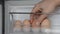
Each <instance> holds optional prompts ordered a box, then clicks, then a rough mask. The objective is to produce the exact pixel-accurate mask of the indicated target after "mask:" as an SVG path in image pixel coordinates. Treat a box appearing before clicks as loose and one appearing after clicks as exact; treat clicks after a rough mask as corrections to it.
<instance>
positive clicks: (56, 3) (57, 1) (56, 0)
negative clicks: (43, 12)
mask: <svg viewBox="0 0 60 34" xmlns="http://www.w3.org/2000/svg"><path fill="white" fill-rule="evenodd" d="M43 1H47V2H53V3H55V5H60V0H43Z"/></svg>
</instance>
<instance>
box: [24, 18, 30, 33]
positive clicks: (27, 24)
mask: <svg viewBox="0 0 60 34" xmlns="http://www.w3.org/2000/svg"><path fill="white" fill-rule="evenodd" d="M23 25H24V26H23V31H24V32H30V21H29V20H27V19H26V20H24V21H23Z"/></svg>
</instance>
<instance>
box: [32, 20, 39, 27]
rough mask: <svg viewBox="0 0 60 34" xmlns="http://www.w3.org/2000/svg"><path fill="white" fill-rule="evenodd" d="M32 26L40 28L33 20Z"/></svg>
mask: <svg viewBox="0 0 60 34" xmlns="http://www.w3.org/2000/svg"><path fill="white" fill-rule="evenodd" d="M32 28H40V23H38V22H36V21H34V22H33V23H32Z"/></svg>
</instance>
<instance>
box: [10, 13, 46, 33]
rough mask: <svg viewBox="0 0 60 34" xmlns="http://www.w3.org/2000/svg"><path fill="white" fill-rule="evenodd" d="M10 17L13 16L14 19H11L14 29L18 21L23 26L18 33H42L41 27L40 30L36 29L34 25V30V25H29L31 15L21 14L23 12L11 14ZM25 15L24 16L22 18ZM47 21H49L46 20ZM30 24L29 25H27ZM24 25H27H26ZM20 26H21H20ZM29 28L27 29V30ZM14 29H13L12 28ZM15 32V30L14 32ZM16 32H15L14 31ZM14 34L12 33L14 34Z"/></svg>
mask: <svg viewBox="0 0 60 34" xmlns="http://www.w3.org/2000/svg"><path fill="white" fill-rule="evenodd" d="M10 15H11V18H12V19H10V20H11V21H13V22H12V26H13V27H14V24H15V22H16V21H20V22H21V23H20V25H21V26H22V28H21V31H18V33H20V32H27V33H28V32H29V33H30V32H31V33H34V32H36V33H37V32H38V33H40V32H41V28H40V27H39V28H35V27H34V25H33V28H32V24H29V22H30V21H29V19H30V15H31V13H24V14H23V13H21V12H19V13H18V12H11V13H10ZM22 15H23V16H22ZM46 20H47V19H46ZM27 22H28V23H27ZM24 24H26V25H24ZM18 25H19V24H18ZM26 27H27V28H26ZM12 29H13V28H12ZM12 31H13V30H12ZM13 32H14V31H13ZM13 32H12V33H13ZM14 33H15V32H14Z"/></svg>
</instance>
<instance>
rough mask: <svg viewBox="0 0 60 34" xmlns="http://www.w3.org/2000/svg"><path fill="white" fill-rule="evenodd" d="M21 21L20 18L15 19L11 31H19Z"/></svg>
mask: <svg viewBox="0 0 60 34" xmlns="http://www.w3.org/2000/svg"><path fill="white" fill-rule="evenodd" d="M21 28H22V27H21V21H20V20H16V21H15V24H14V29H13V31H14V32H16V31H21Z"/></svg>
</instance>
